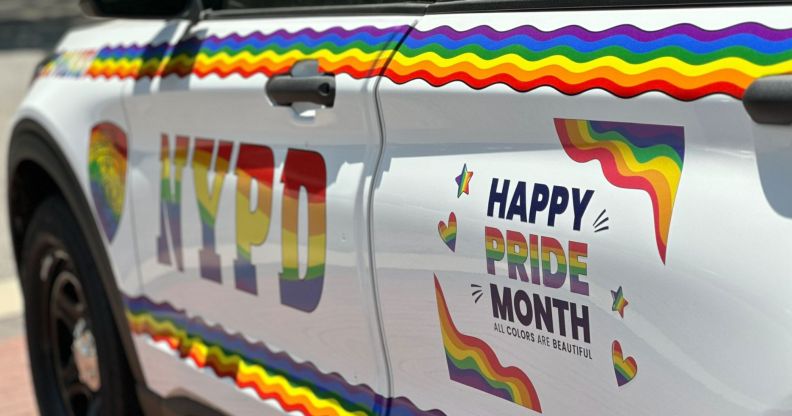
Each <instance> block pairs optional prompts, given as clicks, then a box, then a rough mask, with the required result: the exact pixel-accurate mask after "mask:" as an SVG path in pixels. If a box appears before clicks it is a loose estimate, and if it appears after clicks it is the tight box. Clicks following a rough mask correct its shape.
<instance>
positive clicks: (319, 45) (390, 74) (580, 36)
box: [42, 22, 792, 101]
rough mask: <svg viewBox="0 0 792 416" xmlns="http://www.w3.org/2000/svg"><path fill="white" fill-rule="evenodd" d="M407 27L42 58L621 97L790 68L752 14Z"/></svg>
mask: <svg viewBox="0 0 792 416" xmlns="http://www.w3.org/2000/svg"><path fill="white" fill-rule="evenodd" d="M408 29H409V27H408V26H393V27H386V28H376V27H373V26H363V27H359V28H354V29H344V28H340V27H334V28H330V29H327V30H322V31H316V30H314V29H310V28H306V29H302V30H299V31H296V32H288V31H286V30H277V31H274V32H271V33H261V32H254V33H251V34H247V35H239V34H231V35H228V36H210V37H207V38H205V39H201V38H198V37H192V38H188V39H185V40H184V41H182V42H179V43H177V44H175V45H171V44H167V43H163V44H151V45H113V46H106V47H103V48H101V49H100V50H98V51H93V50H86V51H85V52H84V53H85V54H84V56H82V55H79V54H81V53H83V52H81V51H69V52H65V53H66V54H77V55H74V56H71V57H69V58H68V59H66V55H63V56H64V58H62V59H60V60H58V59H54V60H53V64H52V65H53V66H54V65H56V64H57V62H61V61H62V62H61V64H60V66H61V67H63V68H64V69H62V70H61V71H53V70H52V68H49V69H47V68H45V70H44V71H42V75H49V74H54V75H60V76H79V75H80V74H82V73H84V76H87V77H91V78H119V79H126V78H133V79H140V78H151V77H157V76H161V77H165V76H168V75H176V76H179V77H186V76H190V75H195V76H198V77H201V78H203V77H206V76H209V75H212V74H214V75H216V76H218V77H220V78H225V77H228V76H230V75H232V74H236V75H239V76H242V77H245V78H247V77H251V76H253V75H255V74H264V75H267V76H271V75H273V74H277V73H283V72H287V71H288V70H289V69H290V68H291V67H292V65H294V63H295V62H297V61H299V60H305V59H316V60H318V61H319V66H320V70H321V71H322V72H327V73H333V74H348V75H350V76H352V77H354V78H367V77H373V76H377V75H384V76H386V77H387V78H389V79H391V80H392V81H394V82H396V83H406V82H409V81H412V80H417V79H422V80H424V81H426V82H428V83H429V84H431V85H433V86H442V85H445V84H448V83H450V82H454V81H461V82H463V83H465V84H467V85H468V86H470V87H472V88H476V89H481V88H486V87H489V86H492V85H494V84H504V85H507V86H509V87H511V88H513V89H514V90H516V91H521V92H525V91H530V90H533V89H535V88H539V87H552V88H555V89H556V90H558V91H560V92H562V93H564V94H569V95H574V94H580V93H582V92H585V91H589V90H592V89H602V90H605V91H608V92H610V93H611V94H614V95H616V96H618V97H622V98H630V97H635V96H637V95H640V94H644V93H646V92H650V91H659V92H662V93H665V94H667V95H669V96H671V97H673V98H676V99H679V100H683V101H691V100H697V99H700V98H702V97H705V96H708V95H712V94H726V95H729V96H731V97H734V98H737V99H741V98H742V96H743V94H744V92H745V89H746V88H747V87H748V85H749V84H750V83H751V82H752V81H753V80H755V79H756V78H759V77H762V76H767V75H775V74H784V73H789V72H792V28H785V29H774V28H770V27H767V26H764V25H762V24H760V23H753V22H747V23H740V24H736V25H733V26H729V27H726V28H722V29H717V30H707V29H703V28H700V27H697V26H695V25H692V24H689V23H682V24H678V25H673V26H669V27H665V28H662V29H659V30H654V31H650V30H644V29H641V28H638V27H636V26H633V25H619V26H614V27H612V28H609V29H605V30H602V31H590V30H588V29H586V28H583V27H580V26H566V27H562V28H559V29H555V30H552V31H543V30H541V29H538V28H536V27H534V26H519V27H516V28H513V29H510V30H506V31H498V30H496V29H493V28H492V27H489V26H477V27H474V28H471V29H468V30H464V31H458V30H456V29H453V28H451V27H449V26H440V27H436V28H432V29H429V30H412V31H410V32H409V36H407V37H406V38H405V39H404V42H403V43H402V45H401V46H400V47H399V48H398V50H396V47H397V45H399V42H400V41H401V40H402V39H403V38H404V37H405V35H406V34H407V32H408ZM394 52H395V53H394ZM94 54H95V57H94V56H93V55H94ZM78 56H81V57H79V58H78ZM91 57H92V60H90V59H89V61H88V62H89V63H90V65H88V66H87V69H83V67H84V66H85V64H84V63H82V62H78V61H80V60H81V59H87V58H91ZM391 57H392V60H391V61H390V63H388V60H389V59H390V58H391ZM386 64H387V68H385V66H386ZM67 66H68V67H70V68H66V67H67ZM71 67H73V68H71ZM74 68H76V69H79V70H75V69H74Z"/></svg>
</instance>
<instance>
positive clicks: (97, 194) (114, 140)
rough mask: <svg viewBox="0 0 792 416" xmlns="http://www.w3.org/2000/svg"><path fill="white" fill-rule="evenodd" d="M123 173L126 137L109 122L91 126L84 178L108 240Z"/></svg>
mask: <svg viewBox="0 0 792 416" xmlns="http://www.w3.org/2000/svg"><path fill="white" fill-rule="evenodd" d="M126 173H127V137H126V134H125V133H124V131H123V130H121V128H119V127H118V126H116V125H115V124H113V123H100V124H97V125H96V126H94V128H93V129H91V140H90V143H89V147H88V178H89V182H90V184H91V196H92V197H93V202H94V208H96V214H97V215H98V216H99V222H100V223H101V224H102V230H103V231H104V233H105V236H106V237H107V240H108V241H113V237H115V234H116V231H118V224H119V223H120V222H121V214H122V213H123V211H124V196H125V194H126Z"/></svg>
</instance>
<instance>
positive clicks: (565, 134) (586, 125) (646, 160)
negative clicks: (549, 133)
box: [555, 118, 685, 263]
mask: <svg viewBox="0 0 792 416" xmlns="http://www.w3.org/2000/svg"><path fill="white" fill-rule="evenodd" d="M555 127H556V131H557V132H558V138H559V139H560V140H561V144H562V145H563V146H564V150H565V151H566V153H567V155H569V157H570V158H572V160H574V161H576V162H578V163H586V162H589V161H592V160H597V161H599V162H600V165H601V166H602V171H603V173H604V174H605V178H606V179H607V180H608V182H610V183H611V184H613V185H614V186H617V187H619V188H626V189H639V190H642V191H644V192H646V193H647V194H648V195H649V198H650V199H651V200H652V209H653V212H654V226H655V227H654V228H655V239H656V241H657V250H658V252H659V253H660V258H661V259H662V260H663V263H665V261H666V249H667V247H668V233H669V229H670V227H671V213H672V211H673V209H674V201H675V199H676V193H677V188H678V186H679V180H680V178H681V176H682V165H683V162H684V160H685V137H684V128H682V127H678V126H661V125H654V124H637V123H621V122H608V121H589V120H572V119H561V118H557V119H555Z"/></svg>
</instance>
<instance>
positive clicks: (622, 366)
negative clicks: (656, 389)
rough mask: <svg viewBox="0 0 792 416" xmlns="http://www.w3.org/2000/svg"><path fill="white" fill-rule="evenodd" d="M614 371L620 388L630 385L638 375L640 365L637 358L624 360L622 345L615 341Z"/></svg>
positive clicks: (613, 350)
mask: <svg viewBox="0 0 792 416" xmlns="http://www.w3.org/2000/svg"><path fill="white" fill-rule="evenodd" d="M612 353H613V370H614V371H615V372H616V384H618V385H619V387H621V386H623V385H625V384H627V383H629V382H630V381H632V379H634V378H635V375H636V374H638V363H636V362H635V358H633V357H627V358H624V356H623V355H622V349H621V344H619V341H613V348H612Z"/></svg>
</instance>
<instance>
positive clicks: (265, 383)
mask: <svg viewBox="0 0 792 416" xmlns="http://www.w3.org/2000/svg"><path fill="white" fill-rule="evenodd" d="M124 301H125V303H126V306H127V320H128V322H129V326H130V328H131V330H132V332H133V333H135V334H139V335H146V336H149V337H151V338H152V339H153V340H155V341H158V342H165V343H167V345H168V346H169V347H170V348H171V349H172V350H173V351H174V352H176V353H178V354H179V356H180V357H182V358H184V359H189V360H190V361H192V362H193V363H195V365H197V366H198V367H200V368H206V369H211V370H212V371H213V372H214V373H215V374H216V375H217V376H218V377H227V378H229V379H231V380H233V381H234V382H235V384H236V385H237V387H239V388H240V389H241V388H251V389H253V390H254V391H255V392H256V393H257V395H258V397H260V398H261V399H264V400H266V399H273V400H275V401H277V402H278V404H279V405H280V406H281V407H282V408H283V409H284V410H285V411H287V412H301V413H302V414H305V415H379V414H385V410H386V407H388V409H389V414H390V415H393V416H412V415H436V416H440V415H444V413H443V412H441V411H439V410H429V411H425V410H420V409H418V408H417V407H415V405H414V404H412V402H411V401H410V400H409V399H407V398H404V397H395V398H387V397H383V396H381V395H379V394H377V393H375V392H374V391H373V390H372V389H371V388H369V387H368V386H365V385H352V384H350V383H349V382H347V381H346V380H345V379H344V378H343V377H342V376H341V375H339V374H337V373H331V374H326V373H323V372H321V371H319V369H317V368H316V366H314V365H313V364H311V363H310V362H302V363H301V362H297V361H295V360H294V359H293V358H291V357H290V356H289V355H288V354H286V353H284V352H273V351H272V350H271V349H270V348H268V347H267V346H266V345H264V344H263V343H260V342H259V343H251V342H249V341H247V340H246V339H245V338H244V337H242V336H241V335H238V334H233V335H231V334H228V333H227V332H225V331H224V330H223V329H222V328H221V327H220V326H217V325H215V326H209V325H208V324H206V323H205V322H204V321H203V320H201V319H200V318H189V317H188V316H187V315H186V313H185V312H184V311H182V310H178V309H175V308H174V307H173V306H171V305H170V304H167V303H154V302H152V301H151V300H149V299H148V298H146V297H125V299H124Z"/></svg>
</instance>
